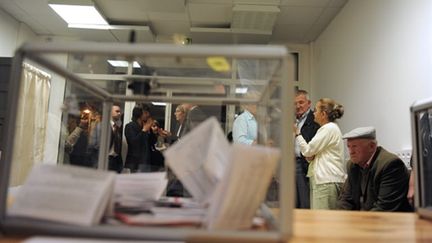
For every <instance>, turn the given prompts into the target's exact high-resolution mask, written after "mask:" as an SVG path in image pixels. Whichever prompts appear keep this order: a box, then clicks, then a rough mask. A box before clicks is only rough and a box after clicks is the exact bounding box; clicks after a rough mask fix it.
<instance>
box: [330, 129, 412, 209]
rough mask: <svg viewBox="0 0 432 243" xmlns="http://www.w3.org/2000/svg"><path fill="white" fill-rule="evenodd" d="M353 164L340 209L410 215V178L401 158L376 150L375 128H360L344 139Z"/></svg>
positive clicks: (350, 166) (380, 148)
mask: <svg viewBox="0 0 432 243" xmlns="http://www.w3.org/2000/svg"><path fill="white" fill-rule="evenodd" d="M343 138H344V139H347V144H348V150H349V154H350V161H349V162H348V179H347V180H346V182H345V185H344V188H343V191H342V193H341V195H340V197H339V200H338V208H340V209H346V210H363V211H402V212H404V211H411V210H412V209H411V206H410V204H409V203H408V200H407V192H408V181H409V174H408V170H407V168H406V166H405V164H404V163H403V162H402V160H401V159H399V157H397V156H396V155H395V154H392V153H390V152H388V151H386V150H385V149H384V148H382V147H379V146H377V141H376V140H375V128H373V127H359V128H356V129H354V130H352V131H351V132H349V133H347V134H345V135H344V136H343Z"/></svg>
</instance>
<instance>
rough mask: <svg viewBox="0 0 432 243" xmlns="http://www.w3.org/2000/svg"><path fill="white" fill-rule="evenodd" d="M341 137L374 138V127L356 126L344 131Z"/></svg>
mask: <svg viewBox="0 0 432 243" xmlns="http://www.w3.org/2000/svg"><path fill="white" fill-rule="evenodd" d="M342 138H343V139H353V138H369V139H375V138H376V136H375V128H374V127H358V128H356V129H353V130H351V131H350V132H347V133H345V134H344V135H343V136H342Z"/></svg>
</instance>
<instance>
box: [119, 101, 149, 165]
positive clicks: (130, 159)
mask: <svg viewBox="0 0 432 243" xmlns="http://www.w3.org/2000/svg"><path fill="white" fill-rule="evenodd" d="M152 124H153V119H151V117H150V107H149V106H147V105H143V106H142V107H138V106H135V107H134V108H133V110H132V121H131V122H129V123H128V124H126V126H125V137H126V142H127V144H128V150H127V155H126V161H125V168H128V169H130V171H131V172H139V171H142V172H150V171H151V169H150V168H149V167H150V144H149V143H150V134H151V126H152Z"/></svg>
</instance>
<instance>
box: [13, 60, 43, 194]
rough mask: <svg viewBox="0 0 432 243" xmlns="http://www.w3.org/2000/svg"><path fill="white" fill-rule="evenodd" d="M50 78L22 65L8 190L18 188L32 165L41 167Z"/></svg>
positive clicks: (33, 68) (39, 71)
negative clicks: (9, 187) (10, 187)
mask: <svg viewBox="0 0 432 243" xmlns="http://www.w3.org/2000/svg"><path fill="white" fill-rule="evenodd" d="M50 80H51V76H50V75H49V74H47V73H45V72H43V71H41V70H39V69H37V68H35V67H33V66H31V65H29V64H25V63H24V64H23V69H22V75H21V85H20V90H19V96H18V97H19V98H18V107H17V119H16V125H15V139H14V146H13V155H12V156H13V157H12V172H11V178H10V186H18V185H21V184H22V183H23V182H24V180H25V179H26V178H27V175H28V173H29V172H30V170H31V168H32V167H33V165H34V164H37V163H42V160H43V156H44V146H45V141H44V140H45V133H46V124H47V119H48V101H49V93H50Z"/></svg>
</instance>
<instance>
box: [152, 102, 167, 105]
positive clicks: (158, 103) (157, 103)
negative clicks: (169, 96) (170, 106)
mask: <svg viewBox="0 0 432 243" xmlns="http://www.w3.org/2000/svg"><path fill="white" fill-rule="evenodd" d="M152 104H153V105H157V106H166V103H163V102H152Z"/></svg>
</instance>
